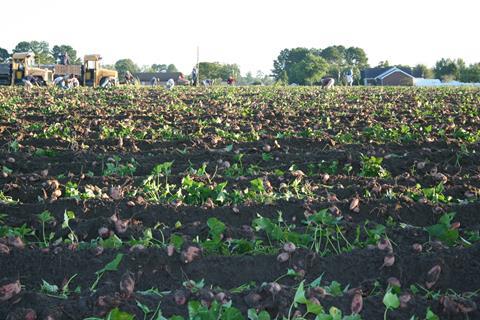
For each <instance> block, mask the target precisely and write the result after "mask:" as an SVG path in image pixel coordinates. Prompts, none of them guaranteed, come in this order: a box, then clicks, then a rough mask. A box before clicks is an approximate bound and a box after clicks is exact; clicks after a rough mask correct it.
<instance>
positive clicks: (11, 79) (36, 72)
mask: <svg viewBox="0 0 480 320" xmlns="http://www.w3.org/2000/svg"><path fill="white" fill-rule="evenodd" d="M27 76H32V77H34V78H35V79H36V80H37V82H38V83H39V84H42V85H47V84H49V83H51V82H52V80H53V72H52V71H51V70H49V69H47V68H40V67H38V66H35V54H34V53H31V52H18V53H14V54H13V56H12V61H11V63H9V64H3V65H2V66H0V78H1V80H2V81H0V84H4V85H16V84H23V81H22V80H23V78H24V77H27Z"/></svg>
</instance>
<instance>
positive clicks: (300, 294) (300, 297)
mask: <svg viewBox="0 0 480 320" xmlns="http://www.w3.org/2000/svg"><path fill="white" fill-rule="evenodd" d="M304 282H305V280H304V281H302V282H300V285H299V286H298V288H297V291H296V292H295V298H294V299H293V302H295V303H301V304H305V303H306V302H307V299H306V298H305V287H304V285H303V283H304Z"/></svg>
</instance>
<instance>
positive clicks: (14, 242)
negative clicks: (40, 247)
mask: <svg viewBox="0 0 480 320" xmlns="http://www.w3.org/2000/svg"><path fill="white" fill-rule="evenodd" d="M8 244H9V245H11V246H13V247H15V248H17V249H23V248H25V243H24V242H23V240H22V238H20V237H19V236H16V237H13V236H11V237H8Z"/></svg>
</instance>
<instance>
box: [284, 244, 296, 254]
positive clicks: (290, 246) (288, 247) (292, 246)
mask: <svg viewBox="0 0 480 320" xmlns="http://www.w3.org/2000/svg"><path fill="white" fill-rule="evenodd" d="M295 250H297V247H296V246H295V244H294V243H292V242H287V243H285V244H284V245H283V251H285V252H288V253H294V252H295Z"/></svg>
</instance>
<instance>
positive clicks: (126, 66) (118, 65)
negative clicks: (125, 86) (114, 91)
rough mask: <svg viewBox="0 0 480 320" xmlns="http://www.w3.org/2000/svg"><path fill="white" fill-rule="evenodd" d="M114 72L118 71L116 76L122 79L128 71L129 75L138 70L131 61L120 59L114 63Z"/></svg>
mask: <svg viewBox="0 0 480 320" xmlns="http://www.w3.org/2000/svg"><path fill="white" fill-rule="evenodd" d="M115 70H117V71H118V76H119V77H120V78H123V77H124V76H125V73H126V72H127V71H130V73H134V72H139V71H140V68H139V67H138V66H137V65H136V64H135V62H133V61H132V60H131V59H120V60H118V61H117V62H115Z"/></svg>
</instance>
